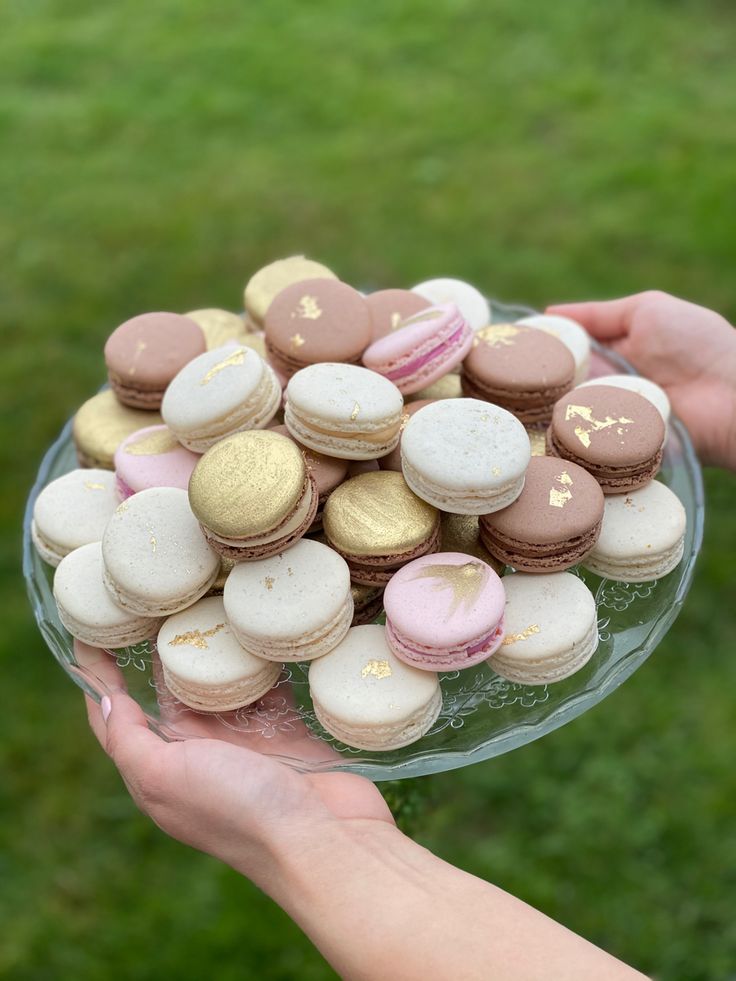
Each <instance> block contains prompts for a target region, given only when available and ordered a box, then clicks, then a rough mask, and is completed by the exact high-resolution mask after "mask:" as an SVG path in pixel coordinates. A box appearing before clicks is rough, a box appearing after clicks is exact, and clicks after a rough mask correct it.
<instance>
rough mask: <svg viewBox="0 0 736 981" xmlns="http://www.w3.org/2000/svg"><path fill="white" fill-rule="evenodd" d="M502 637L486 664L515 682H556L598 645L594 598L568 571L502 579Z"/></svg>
mask: <svg viewBox="0 0 736 981" xmlns="http://www.w3.org/2000/svg"><path fill="white" fill-rule="evenodd" d="M503 584H504V589H505V592H506V609H505V621H506V636H505V638H504V640H503V643H502V645H501V647H500V648H499V650H498V651H497V653H496V654H494V655H493V657H491V659H490V661H489V664H490V666H491V667H492V668H493V669H494V670H495V671H496V672H498V674H500V675H501V676H502V677H503V678H506V679H508V680H510V681H514V682H517V683H519V684H546V683H549V682H552V681H560V680H562V679H563V678H566V677H568V676H569V675H570V674H572V673H574V672H575V671H577V670H579V669H580V668H581V667H583V665H584V664H585V663H586V662H587V661H588V660H589V658H590V657H591V656H592V655H593V653H594V652H595V649H596V648H597V646H598V632H597V611H596V605H595V598H594V597H593V594H592V593H591V592H590V590H589V589H588V587H587V586H586V585H585V583H584V582H583V581H582V579H578V577H577V576H574V575H572V573H569V572H555V573H550V574H549V575H541V576H532V575H527V574H525V573H523V572H517V573H514V574H513V575H510V576H504V579H503Z"/></svg>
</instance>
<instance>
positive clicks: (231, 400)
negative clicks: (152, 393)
mask: <svg viewBox="0 0 736 981" xmlns="http://www.w3.org/2000/svg"><path fill="white" fill-rule="evenodd" d="M280 405H281V386H280V384H279V382H278V379H277V378H276V375H275V374H274V371H273V368H271V366H270V365H268V364H267V363H266V362H265V361H264V360H263V358H262V357H260V355H258V354H256V352H255V351H254V350H252V349H251V348H250V347H247V346H246V345H245V344H226V345H225V346H224V347H219V348H216V349H215V350H214V351H207V352H206V353H205V354H202V355H200V357H198V358H195V359H194V360H193V361H190V362H189V364H187V365H185V367H184V368H182V370H181V371H180V372H179V373H178V374H177V376H176V377H175V378H174V379H173V380H172V382H171V384H170V385H169V387H168V388H167V389H166V394H165V395H164V399H163V402H162V403H161V415H162V416H163V419H164V422H165V423H166V424H167V426H168V427H169V428H170V429H171V431H172V432H173V433H174V434H175V436H176V437H177V439H178V440H179V441H180V442H181V443H183V444H184V446H186V447H187V448H188V449H190V450H193V451H194V452H195V453H204V452H205V451H206V450H208V449H209V448H210V447H211V446H213V445H214V444H215V443H216V442H217V441H218V440H221V439H224V438H225V437H226V436H232V435H233V433H237V432H242V431H243V430H246V429H263V428H264V427H265V426H267V425H268V423H269V422H270V421H271V420H272V419H273V417H274V416H275V415H276V413H277V412H278V410H279V406H280Z"/></svg>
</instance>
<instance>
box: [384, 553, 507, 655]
mask: <svg viewBox="0 0 736 981" xmlns="http://www.w3.org/2000/svg"><path fill="white" fill-rule="evenodd" d="M505 602H506V596H505V594H504V591H503V585H502V583H501V580H500V579H499V578H498V576H497V575H496V573H495V572H494V571H493V569H492V568H491V567H490V566H489V565H486V563H485V562H481V561H480V560H479V559H474V558H471V557H470V556H468V555H463V554H462V553H460V552H439V553H438V554H437V555H425V556H423V557H422V558H420V559H415V560H414V561H413V562H409V563H408V564H407V565H405V566H404V567H403V568H402V569H399V571H398V572H397V573H396V575H395V576H393V578H392V579H391V581H390V582H389V584H388V586H386V591H385V593H384V594H383V606H384V609H385V610H386V640H387V641H388V645H389V647H390V648H391V650H392V651H393V652H394V654H395V655H396V656H397V657H398V658H399V659H400V660H402V661H404V662H405V663H406V664H409V665H411V666H412V667H414V668H419V669H421V670H423V671H455V670H458V669H462V668H470V667H472V666H473V665H475V664H480V663H481V662H482V661H486V660H487V659H488V658H489V657H490V656H491V654H493V653H494V651H496V650H498V647H499V646H500V644H501V641H502V640H503V634H504V620H503V612H504V605H505Z"/></svg>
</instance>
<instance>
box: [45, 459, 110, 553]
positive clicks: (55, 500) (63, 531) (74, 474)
mask: <svg viewBox="0 0 736 981" xmlns="http://www.w3.org/2000/svg"><path fill="white" fill-rule="evenodd" d="M119 503H120V497H119V496H118V493H117V489H116V482H115V474H114V473H111V472H110V471H109V470H72V471H70V472H69V473H65V474H64V476H63V477H57V478H56V480H52V481H51V483H50V484H47V485H46V486H45V487H44V489H43V490H42V491H41V493H40V494H39V495H38V497H37V498H36V503H35V504H34V505H33V520H32V522H31V537H32V539H33V544H34V545H35V546H36V551H37V552H38V554H39V555H40V556H41V558H42V559H43V560H44V562H48V564H49V565H58V564H59V562H61V560H62V559H63V558H64V556H65V555H68V554H69V552H73V551H74V549H75V548H79V547H80V546H82V545H87V544H89V543H90V542H101V541H102V534H103V532H104V531H105V526H106V525H107V522H108V521H109V520H110V518H111V517H112V516H113V514H114V512H115V508H116V507H117V506H118V504H119Z"/></svg>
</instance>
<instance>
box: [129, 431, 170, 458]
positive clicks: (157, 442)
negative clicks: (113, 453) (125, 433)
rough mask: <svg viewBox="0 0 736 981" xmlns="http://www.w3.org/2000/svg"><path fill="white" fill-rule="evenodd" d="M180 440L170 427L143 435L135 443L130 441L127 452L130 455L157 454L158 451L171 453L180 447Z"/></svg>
mask: <svg viewBox="0 0 736 981" xmlns="http://www.w3.org/2000/svg"><path fill="white" fill-rule="evenodd" d="M180 445H181V444H180V443H179V440H178V439H177V438H176V436H174V434H173V433H172V432H170V431H169V430H168V429H162V430H159V431H158V432H155V433H148V435H146V436H141V438H140V439H137V440H136V441H135V442H134V443H128V445H127V446H126V447H125V452H126V453H128V454H129V455H130V456H155V455H156V454H157V453H171V452H172V451H173V450H176V449H178V447H179V446H180Z"/></svg>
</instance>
